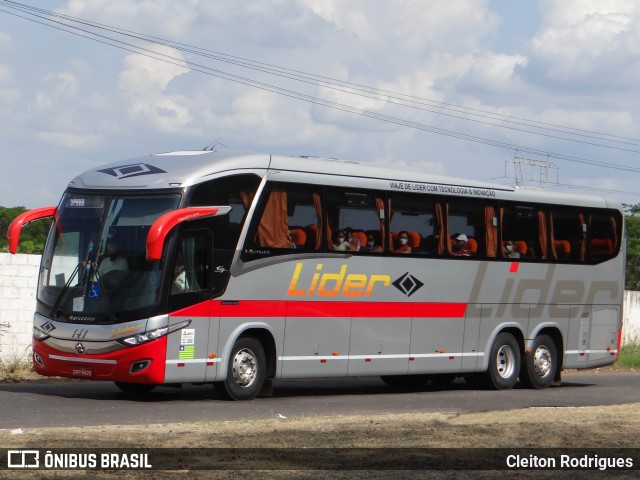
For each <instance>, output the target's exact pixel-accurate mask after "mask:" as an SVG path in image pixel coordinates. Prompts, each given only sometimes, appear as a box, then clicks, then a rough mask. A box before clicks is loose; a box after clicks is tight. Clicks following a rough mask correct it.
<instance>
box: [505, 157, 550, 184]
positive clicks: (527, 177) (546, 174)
mask: <svg viewBox="0 0 640 480" xmlns="http://www.w3.org/2000/svg"><path fill="white" fill-rule="evenodd" d="M510 169H513V179H514V180H515V181H516V186H518V187H526V186H534V187H538V188H546V187H547V186H549V185H557V184H558V167H557V166H556V165H555V164H554V163H553V162H551V161H550V160H549V159H548V158H547V160H534V159H532V158H524V157H518V156H514V157H513V158H511V159H509V160H507V161H506V162H505V176H506V177H511V175H509V174H508V171H509V170H510ZM554 173H555V180H554V178H553V177H554ZM550 177H551V180H550V179H549V178H550Z"/></svg>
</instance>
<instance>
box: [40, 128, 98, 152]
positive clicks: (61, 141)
mask: <svg viewBox="0 0 640 480" xmlns="http://www.w3.org/2000/svg"><path fill="white" fill-rule="evenodd" d="M37 137H38V139H39V140H41V141H43V142H45V143H48V144H50V145H53V146H56V147H62V148H68V149H70V150H91V149H95V148H96V147H98V146H101V145H103V138H102V136H101V135H97V134H90V133H70V132H39V133H38V135H37Z"/></svg>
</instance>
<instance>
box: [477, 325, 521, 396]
mask: <svg viewBox="0 0 640 480" xmlns="http://www.w3.org/2000/svg"><path fill="white" fill-rule="evenodd" d="M519 372H520V346H519V345H518V341H517V340H516V339H515V338H514V336H513V335H511V334H510V333H508V332H503V333H501V334H500V335H498V336H497V337H496V339H495V341H494V342H493V345H492V346H491V351H490V353H489V369H488V370H487V372H486V373H485V382H484V383H485V385H486V386H487V387H489V388H492V389H494V390H508V389H510V388H513V386H514V385H515V384H516V382H517V381H518V373H519Z"/></svg>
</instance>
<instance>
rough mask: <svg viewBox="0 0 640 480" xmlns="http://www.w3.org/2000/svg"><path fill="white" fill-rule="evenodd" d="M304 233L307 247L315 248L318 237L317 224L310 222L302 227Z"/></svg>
mask: <svg viewBox="0 0 640 480" xmlns="http://www.w3.org/2000/svg"><path fill="white" fill-rule="evenodd" d="M303 230H304V233H305V235H306V236H307V247H309V248H311V249H312V250H315V248H316V239H317V238H318V226H317V225H314V224H311V225H307V226H306V227H304V228H303Z"/></svg>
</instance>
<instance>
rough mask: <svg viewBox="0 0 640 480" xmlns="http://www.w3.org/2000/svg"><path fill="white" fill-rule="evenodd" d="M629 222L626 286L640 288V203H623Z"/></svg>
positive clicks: (627, 221) (631, 288) (632, 288)
mask: <svg viewBox="0 0 640 480" xmlns="http://www.w3.org/2000/svg"><path fill="white" fill-rule="evenodd" d="M623 206H624V211H625V214H626V215H625V220H626V223H627V271H626V274H625V288H626V289H627V290H640V203H637V204H635V205H628V204H623Z"/></svg>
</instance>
